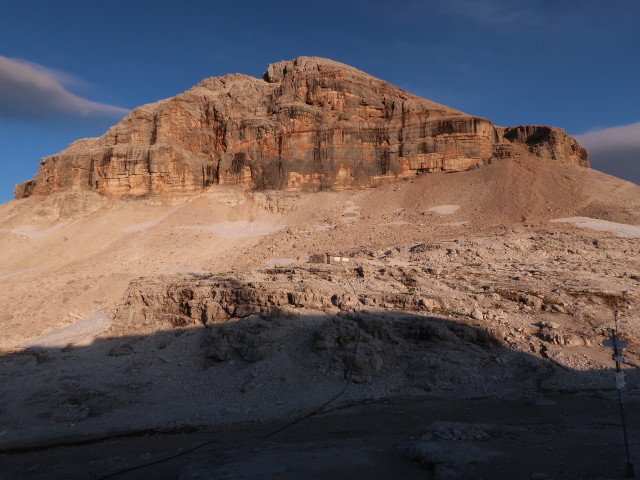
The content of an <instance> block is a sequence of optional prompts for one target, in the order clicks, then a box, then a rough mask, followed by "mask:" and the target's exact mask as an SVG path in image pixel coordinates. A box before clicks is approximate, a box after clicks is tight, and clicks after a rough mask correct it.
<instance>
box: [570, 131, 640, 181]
mask: <svg viewBox="0 0 640 480" xmlns="http://www.w3.org/2000/svg"><path fill="white" fill-rule="evenodd" d="M576 138H577V139H578V141H579V142H580V144H581V145H582V146H584V147H585V148H587V149H588V150H589V158H590V160H591V165H592V166H593V167H594V168H596V169H598V170H602V171H603V172H606V173H610V174H612V175H615V176H617V177H620V178H624V179H625V180H629V181H632V182H634V183H637V184H639V185H640V122H636V123H631V124H629V125H621V126H619V127H611V128H605V129H602V130H595V131H592V132H587V133H583V134H581V135H576Z"/></svg>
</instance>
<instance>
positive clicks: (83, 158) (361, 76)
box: [15, 57, 588, 198]
mask: <svg viewBox="0 0 640 480" xmlns="http://www.w3.org/2000/svg"><path fill="white" fill-rule="evenodd" d="M544 129H546V130H544ZM538 132H542V133H538ZM521 155H529V156H532V155H538V156H540V157H544V158H550V159H555V160H559V161H563V162H567V163H574V164H579V165H588V162H587V160H586V151H585V150H584V149H582V148H581V147H579V145H578V144H577V142H575V140H574V139H572V138H571V137H569V136H568V135H566V134H565V133H564V132H562V131H561V130H559V129H551V128H549V127H516V128H514V129H511V128H508V129H506V131H504V134H503V129H499V128H496V127H495V126H494V125H493V123H492V122H491V121H489V120H487V119H484V118H480V117H474V116H471V115H466V114H464V113H462V112H459V111H457V110H454V109H451V108H448V107H445V106H443V105H439V104H437V103H434V102H431V101H428V100H425V99H422V98H419V97H415V96H413V95H410V94H408V93H406V92H404V91H403V90H400V89H399V88H396V87H394V86H392V85H390V84H388V83H386V82H383V81H381V80H378V79H376V78H374V77H372V76H370V75H367V74H365V73H363V72H361V71H359V70H356V69H355V68H352V67H349V66H347V65H344V64H341V63H338V62H334V61H332V60H327V59H322V58H316V57H300V58H297V59H295V60H292V61H283V62H278V63H275V64H272V65H269V67H268V69H267V72H266V73H265V74H264V75H263V78H262V79H257V78H253V77H250V76H247V75H241V74H232V75H225V76H224V77H217V78H208V79H206V80H203V81H202V82H200V83H199V84H198V85H196V86H195V87H193V88H192V89H190V90H188V91H187V92H185V93H183V94H181V95H178V96H176V97H174V98H170V99H167V100H162V101H159V102H156V103H153V104H149V105H144V106H141V107H138V108H136V109H135V110H133V111H132V112H131V113H130V114H129V115H128V116H127V117H125V118H124V119H123V120H122V121H121V122H120V123H119V124H117V125H116V126H114V127H112V128H111V129H109V131H108V132H107V133H105V134H104V135H103V136H102V137H100V138H90V139H83V140H78V141H76V142H74V143H72V144H71V145H70V146H69V147H68V148H67V149H66V150H64V151H63V152H60V153H58V154H56V155H52V156H49V157H45V158H43V159H42V162H41V164H40V170H39V171H38V173H37V174H36V176H35V178H34V179H33V180H30V181H27V182H24V183H22V184H19V185H17V186H16V189H15V196H16V198H21V197H27V196H29V195H31V194H49V193H51V192H55V191H60V190H68V189H72V188H80V189H92V190H96V191H98V192H99V193H103V194H110V195H147V194H162V193H169V194H171V193H180V194H189V193H192V192H197V191H200V190H201V189H204V188H207V187H208V186H210V185H213V184H238V185H242V186H245V187H247V188H255V189H289V190H301V189H302V190H320V189H345V188H368V187H374V186H376V185H379V184H380V183H382V182H384V181H388V180H390V179H396V178H398V177H406V176H411V175H416V174H421V173H427V172H434V171H461V170H466V169H469V168H470V167H473V166H475V165H478V164H483V163H484V162H486V161H488V160H489V159H491V158H505V157H507V158H508V157H513V156H521Z"/></svg>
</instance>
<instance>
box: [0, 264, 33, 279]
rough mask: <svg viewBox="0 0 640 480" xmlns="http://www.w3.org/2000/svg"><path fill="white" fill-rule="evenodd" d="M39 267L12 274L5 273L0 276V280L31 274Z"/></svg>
mask: <svg viewBox="0 0 640 480" xmlns="http://www.w3.org/2000/svg"><path fill="white" fill-rule="evenodd" d="M38 268H39V267H33V268H26V269H24V270H19V271H17V272H13V273H7V274H6V275H0V280H6V279H7V278H11V277H15V276H16V275H21V274H23V273H27V272H33V271H34V270H38Z"/></svg>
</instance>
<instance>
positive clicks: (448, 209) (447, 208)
mask: <svg viewBox="0 0 640 480" xmlns="http://www.w3.org/2000/svg"><path fill="white" fill-rule="evenodd" d="M458 210H460V205H436V206H435V207H431V208H429V209H428V210H427V211H428V212H435V213H439V214H440V215H451V214H453V213H456V212H457V211H458Z"/></svg>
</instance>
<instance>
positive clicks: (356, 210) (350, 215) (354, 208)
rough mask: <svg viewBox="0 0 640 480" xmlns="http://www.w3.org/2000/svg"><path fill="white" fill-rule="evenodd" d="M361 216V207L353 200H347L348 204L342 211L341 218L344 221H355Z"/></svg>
mask: <svg viewBox="0 0 640 480" xmlns="http://www.w3.org/2000/svg"><path fill="white" fill-rule="evenodd" d="M359 218H360V207H359V206H358V205H356V204H355V202H352V201H351V200H349V201H347V206H346V208H345V209H344V211H343V212H342V218H341V220H342V221H343V222H344V223H350V222H355V221H356V220H358V219H359Z"/></svg>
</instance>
